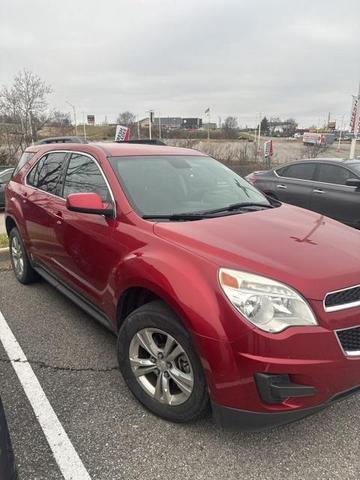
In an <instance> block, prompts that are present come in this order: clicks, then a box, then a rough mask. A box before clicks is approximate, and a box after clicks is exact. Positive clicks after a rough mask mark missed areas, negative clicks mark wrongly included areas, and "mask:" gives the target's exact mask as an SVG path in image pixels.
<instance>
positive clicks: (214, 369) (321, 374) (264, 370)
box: [197, 308, 360, 430]
mask: <svg viewBox="0 0 360 480" xmlns="http://www.w3.org/2000/svg"><path fill="white" fill-rule="evenodd" d="M327 317H328V318H327V320H328V322H327V324H326V323H325V322H321V324H320V325H318V326H314V327H292V328H288V329H287V330H284V331H283V332H281V333H279V334H268V333H266V332H262V331H259V330H258V329H255V328H247V329H246V331H244V334H243V335H242V336H241V337H239V338H237V339H236V340H234V341H233V342H230V341H229V342H226V341H219V340H215V339H209V338H204V337H202V338H198V339H197V346H198V347H199V348H198V349H199V350H200V352H201V358H202V359H203V365H204V370H205V373H206V376H207V381H208V385H209V390H210V397H211V400H212V403H213V412H214V417H215V419H216V420H217V421H218V422H219V423H221V424H223V425H225V426H226V425H229V426H234V427H235V428H238V429H245V430H258V429H262V428H266V427H271V426H275V425H282V424H284V423H288V422H292V421H295V420H298V419H300V418H303V417H306V416H308V415H311V414H312V413H315V412H317V411H319V410H322V409H323V408H325V407H327V406H328V405H330V404H331V403H333V402H334V401H336V400H338V399H340V398H343V397H345V396H347V395H350V394H352V393H355V392H356V391H358V390H359V387H360V356H358V357H350V356H346V355H345V354H344V352H343V351H342V349H341V347H340V345H339V342H338V339H337V337H336V330H337V329H338V328H339V327H350V326H356V325H359V324H360V309H359V308H356V309H350V310H348V311H344V312H341V313H340V312H339V313H337V314H336V315H333V314H331V317H330V316H328V315H327ZM329 318H330V319H331V322H330V321H329ZM234 321H235V319H234ZM319 323H320V322H319ZM259 374H264V375H265V376H271V375H276V376H280V377H281V378H285V377H287V378H288V379H289V382H290V387H291V388H293V387H294V388H295V395H293V394H292V390H291V388H289V389H288V391H289V397H286V395H284V390H281V395H280V399H277V400H279V401H272V399H270V400H269V398H267V397H266V395H265V396H264V395H263V394H262V392H261V391H260V390H259V382H257V376H258V375H259ZM299 386H306V387H308V388H309V390H308V392H307V394H306V395H301V394H299V395H298V393H299V390H297V391H296V389H297V387H299ZM271 390H272V391H273V392H274V391H275V392H276V390H277V389H271V388H270V391H271ZM300 390H301V389H300ZM278 391H279V390H278ZM285 391H286V389H285ZM303 393H306V391H304V390H303Z"/></svg>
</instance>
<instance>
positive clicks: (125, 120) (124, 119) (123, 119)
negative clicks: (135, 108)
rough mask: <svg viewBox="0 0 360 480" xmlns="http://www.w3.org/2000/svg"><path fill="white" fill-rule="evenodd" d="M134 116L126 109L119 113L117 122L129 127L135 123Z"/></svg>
mask: <svg viewBox="0 0 360 480" xmlns="http://www.w3.org/2000/svg"><path fill="white" fill-rule="evenodd" d="M135 120H136V117H135V115H134V114H133V113H132V112H129V111H126V112H122V113H119V116H118V118H117V120H116V121H117V123H119V124H120V125H124V126H125V127H131V125H133V124H134V123H135Z"/></svg>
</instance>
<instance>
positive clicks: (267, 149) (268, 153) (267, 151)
mask: <svg viewBox="0 0 360 480" xmlns="http://www.w3.org/2000/svg"><path fill="white" fill-rule="evenodd" d="M273 154H274V148H273V142H272V140H269V141H268V142H265V143H264V157H265V158H269V157H272V156H273Z"/></svg>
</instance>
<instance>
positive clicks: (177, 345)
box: [118, 301, 209, 423]
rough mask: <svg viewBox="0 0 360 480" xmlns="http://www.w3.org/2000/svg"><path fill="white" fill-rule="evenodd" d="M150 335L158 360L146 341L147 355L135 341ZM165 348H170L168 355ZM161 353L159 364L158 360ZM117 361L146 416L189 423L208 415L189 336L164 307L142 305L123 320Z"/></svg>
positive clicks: (204, 389) (203, 384)
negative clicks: (145, 411)
mask: <svg viewBox="0 0 360 480" xmlns="http://www.w3.org/2000/svg"><path fill="white" fill-rule="evenodd" d="M149 336H150V337H151V339H152V341H153V342H155V346H156V347H159V345H162V347H161V348H162V349H159V353H158V354H157V357H154V356H152V353H155V352H154V349H155V346H154V344H153V343H152V342H151V341H150V344H151V345H152V347H153V348H152V351H151V352H150V349H149V350H146V349H145V348H143V345H144V344H143V343H142V342H141V341H139V338H141V339H145V338H149ZM165 341H166V342H165ZM164 343H166V345H164ZM167 344H169V348H170V345H171V349H170V350H169V352H170V353H169V354H167V353H166V352H167ZM181 351H182V353H181ZM161 352H163V354H164V355H163V357H164V358H163V359H161V358H159V356H160V355H162V353H161ZM179 352H180V354H179ZM137 354H139V356H137ZM130 357H131V359H132V360H131V361H130ZM139 357H141V361H144V360H145V361H146V365H145V366H144V365H141V366H138V361H139ZM172 357H174V358H172ZM118 359H119V366H120V371H121V373H122V375H123V377H124V380H125V382H126V384H127V385H128V387H129V389H130V390H131V392H132V393H133V395H134V396H135V397H136V398H137V400H138V401H139V402H141V403H142V404H143V405H144V406H145V407H146V408H147V409H148V410H149V411H150V412H152V413H154V414H155V415H158V416H159V417H161V418H164V419H165V420H170V421H172V422H176V423H186V422H191V421H194V420H196V419H198V418H200V417H202V416H204V415H205V414H206V413H207V411H208V408H209V398H208V392H207V385H206V381H205V376H204V372H203V369H202V366H201V363H200V361H199V358H198V356H197V354H196V352H195V349H194V347H193V345H192V342H191V339H190V336H189V334H188V333H187V331H186V330H185V329H184V327H183V326H182V325H181V323H180V321H179V320H178V318H177V317H176V315H175V314H174V312H172V310H171V309H169V308H168V307H167V306H166V305H165V304H164V303H163V302H161V301H153V302H150V303H148V304H146V305H143V306H142V307H140V308H138V309H137V310H135V311H133V312H132V313H131V314H130V315H129V316H128V317H127V318H126V319H125V321H124V323H123V325H122V327H121V329H120V332H119V337H118ZM167 360H168V361H167ZM149 364H150V367H148V366H147V365H149ZM153 366H154V367H156V368H155V371H151V372H150V373H148V374H147V375H144V374H142V372H144V368H147V369H150V370H151V369H153ZM135 369H136V372H137V374H138V375H139V376H136V375H135V371H134V370H135ZM141 369H142V370H141ZM156 372H157V373H156ZM174 379H175V381H174ZM163 382H165V383H163ZM159 384H160V385H161V387H160V388H159V389H158V390H157V387H158V385H159ZM179 385H180V386H181V388H180V387H179ZM149 390H152V391H151V392H150V391H149ZM160 394H161V397H160V396H159V395H160Z"/></svg>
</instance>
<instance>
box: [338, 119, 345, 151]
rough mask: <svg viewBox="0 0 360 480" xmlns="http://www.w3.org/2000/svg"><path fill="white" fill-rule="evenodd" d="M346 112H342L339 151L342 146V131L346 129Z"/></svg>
mask: <svg viewBox="0 0 360 480" xmlns="http://www.w3.org/2000/svg"><path fill="white" fill-rule="evenodd" d="M345 115H346V114H345V113H343V114H342V117H341V127H340V135H339V142H338V146H337V150H338V151H339V150H340V147H341V139H342V133H343V130H344V118H345Z"/></svg>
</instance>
